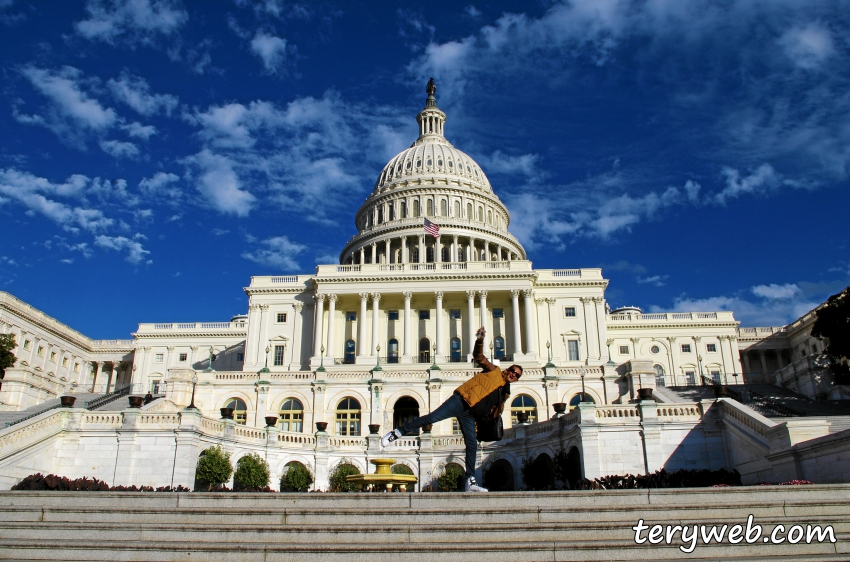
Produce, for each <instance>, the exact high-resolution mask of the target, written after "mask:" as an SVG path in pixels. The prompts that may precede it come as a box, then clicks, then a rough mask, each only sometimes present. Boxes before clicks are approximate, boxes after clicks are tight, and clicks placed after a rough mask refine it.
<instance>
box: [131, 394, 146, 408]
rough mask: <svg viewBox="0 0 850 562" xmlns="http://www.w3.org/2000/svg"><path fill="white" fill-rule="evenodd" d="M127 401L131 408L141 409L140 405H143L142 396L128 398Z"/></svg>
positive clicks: (143, 399) (143, 398)
mask: <svg viewBox="0 0 850 562" xmlns="http://www.w3.org/2000/svg"><path fill="white" fill-rule="evenodd" d="M127 401H128V402H129V403H130V407H131V408H141V407H142V404H144V403H145V397H144V396H128V397H127Z"/></svg>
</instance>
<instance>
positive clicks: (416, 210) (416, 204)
mask: <svg viewBox="0 0 850 562" xmlns="http://www.w3.org/2000/svg"><path fill="white" fill-rule="evenodd" d="M413 216H414V217H418V216H419V199H414V200H413Z"/></svg>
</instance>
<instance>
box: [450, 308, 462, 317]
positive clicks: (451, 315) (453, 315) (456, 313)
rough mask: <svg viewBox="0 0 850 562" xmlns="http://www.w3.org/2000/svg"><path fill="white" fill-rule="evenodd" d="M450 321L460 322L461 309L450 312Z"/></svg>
mask: <svg viewBox="0 0 850 562" xmlns="http://www.w3.org/2000/svg"><path fill="white" fill-rule="evenodd" d="M449 319H450V320H460V309H459V308H453V309H451V310H449Z"/></svg>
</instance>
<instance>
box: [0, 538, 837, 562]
mask: <svg viewBox="0 0 850 562" xmlns="http://www.w3.org/2000/svg"><path fill="white" fill-rule="evenodd" d="M376 533H379V531H373V532H372V533H370V534H376ZM846 545H847V537H846V536H845V537H841V538H840V539H839V542H838V543H836V544H832V543H829V542H826V543H812V544H804V543H802V544H797V545H788V544H780V545H769V544H753V545H748V544H743V543H742V544H738V545H731V544H726V543H724V544H715V543H713V544H708V545H703V544H699V545H698V546H697V547H696V549H695V550H694V551H693V552H692V553H690V554H687V553H683V552H682V551H681V550H680V549H679V547H678V545H669V546H667V545H647V544H644V545H635V544H634V543H633V541H632V540H631V538H629V539H626V540H616V541H604V540H589V541H563V540H560V541H552V542H546V543H541V542H532V541H528V542H517V543H503V542H493V543H487V544H475V543H472V544H470V543H461V544H446V543H444V542H433V543H419V544H409V543H395V544H379V543H377V544H355V545H344V544H339V543H337V542H333V543H320V542H313V543H311V544H285V545H284V544H279V545H277V544H272V545H270V544H267V543H264V542H259V543H240V544H239V545H238V548H235V547H234V545H233V544H229V543H226V542H218V541H217V542H215V543H205V544H195V543H185V544H182V545H181V548H179V549H178V548H175V545H174V544H173V543H171V542H161V541H128V540H115V541H113V540H98V541H97V542H95V543H93V542H92V541H90V540H80V539H76V538H67V539H65V540H62V541H61V542H59V543H52V544H48V543H47V542H46V541H39V542H33V541H32V540H28V539H3V538H0V560H62V561H109V562H112V561H114V560H128V561H137V560H138V561H141V560H159V561H163V562H185V561H190V560H234V559H238V560H239V561H240V562H278V561H279V562H305V561H306V562H313V561H316V562H326V561H327V562H336V561H346V562H358V561H367V560H368V561H373V560H389V559H391V558H392V559H399V560H405V561H410V562H420V561H421V562H433V561H434V560H440V562H461V561H470V560H474V561H480V560H488V561H493V562H513V561H516V562H525V561H539V560H558V561H560V560H564V561H568V560H569V561H586V560H587V561H590V560H606V561H611V562H625V561H631V560H669V561H684V560H740V561H773V562H775V561H776V560H788V561H795V562H804V561H815V560H847V559H848V558H850V550H848V549H847V548H846Z"/></svg>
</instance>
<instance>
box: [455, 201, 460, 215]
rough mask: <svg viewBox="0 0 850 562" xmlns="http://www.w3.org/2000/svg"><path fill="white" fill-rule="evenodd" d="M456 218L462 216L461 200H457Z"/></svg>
mask: <svg viewBox="0 0 850 562" xmlns="http://www.w3.org/2000/svg"><path fill="white" fill-rule="evenodd" d="M455 218H460V201H455Z"/></svg>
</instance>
